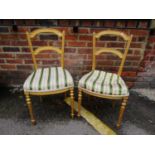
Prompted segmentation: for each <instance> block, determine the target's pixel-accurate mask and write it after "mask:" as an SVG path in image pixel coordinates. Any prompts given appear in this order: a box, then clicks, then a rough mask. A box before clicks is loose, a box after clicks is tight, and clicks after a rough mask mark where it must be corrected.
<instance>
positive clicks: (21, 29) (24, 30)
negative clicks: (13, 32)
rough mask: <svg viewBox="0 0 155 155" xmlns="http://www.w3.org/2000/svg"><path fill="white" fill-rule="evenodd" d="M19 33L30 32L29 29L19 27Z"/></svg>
mask: <svg viewBox="0 0 155 155" xmlns="http://www.w3.org/2000/svg"><path fill="white" fill-rule="evenodd" d="M18 31H19V32H26V31H28V32H29V27H25V26H19V27H18Z"/></svg>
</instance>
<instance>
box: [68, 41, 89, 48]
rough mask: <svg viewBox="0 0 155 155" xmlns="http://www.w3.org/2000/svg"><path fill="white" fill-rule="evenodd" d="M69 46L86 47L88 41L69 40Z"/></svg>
mask: <svg viewBox="0 0 155 155" xmlns="http://www.w3.org/2000/svg"><path fill="white" fill-rule="evenodd" d="M67 45H68V46H73V47H85V46H86V43H85V42H76V41H74V42H68V43H67Z"/></svg>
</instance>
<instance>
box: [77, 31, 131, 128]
mask: <svg viewBox="0 0 155 155" xmlns="http://www.w3.org/2000/svg"><path fill="white" fill-rule="evenodd" d="M105 35H110V36H117V37H121V38H123V39H124V42H125V47H124V53H121V52H120V51H119V50H117V49H115V48H100V49H98V48H97V47H96V42H97V39H99V38H100V37H101V36H105ZM131 40H132V35H131V36H130V35H127V34H125V33H123V32H120V31H115V30H104V31H101V32H98V33H95V32H94V33H93V58H92V59H93V61H92V70H95V68H96V56H97V55H100V54H102V53H112V54H115V55H117V56H118V57H119V58H120V59H121V63H120V66H119V70H118V73H117V74H118V75H119V76H121V73H122V70H123V67H124V63H125V60H126V56H127V53H128V50H129V47H130V43H131ZM82 92H84V93H86V94H89V95H92V96H95V97H100V98H106V99H114V100H121V99H124V100H123V104H122V106H121V110H120V114H119V119H118V123H117V127H120V125H121V121H122V117H123V113H124V109H125V105H126V102H127V99H128V96H122V95H106V94H98V93H95V92H92V91H89V90H87V89H84V88H79V94H78V115H79V116H80V109H81V100H82V95H81V94H82Z"/></svg>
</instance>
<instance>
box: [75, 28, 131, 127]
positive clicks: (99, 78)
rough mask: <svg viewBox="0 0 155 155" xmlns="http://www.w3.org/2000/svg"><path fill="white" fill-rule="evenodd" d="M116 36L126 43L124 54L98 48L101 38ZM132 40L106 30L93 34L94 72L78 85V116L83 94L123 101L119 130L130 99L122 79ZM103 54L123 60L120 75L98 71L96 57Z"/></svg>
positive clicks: (120, 33)
mask: <svg viewBox="0 0 155 155" xmlns="http://www.w3.org/2000/svg"><path fill="white" fill-rule="evenodd" d="M107 35H108V36H116V37H121V38H122V39H123V40H124V41H125V48H124V53H123V54H122V52H121V51H120V50H117V49H115V48H109V47H108V48H97V47H96V43H97V39H99V38H100V37H101V36H102V37H104V36H107ZM131 40H132V36H128V35H126V34H125V33H122V32H119V31H113V30H105V31H101V32H99V33H95V32H94V33H93V64H92V71H91V72H89V73H87V74H85V75H84V76H83V77H82V78H81V79H80V80H79V84H78V116H80V109H81V102H82V92H83V93H86V94H89V95H92V96H96V97H100V98H106V99H114V100H119V99H120V100H123V102H122V104H121V108H120V112H119V117H118V122H117V127H118V128H119V127H120V125H121V122H122V117H123V113H124V110H125V106H126V104H127V100H128V97H129V92H128V88H127V86H126V84H125V82H124V81H123V79H122V78H121V73H122V69H123V66H124V63H125V60H126V56H127V53H128V49H129V46H130V43H131ZM101 53H112V54H114V55H116V56H118V57H119V58H120V59H121V63H120V66H119V70H118V73H117V74H115V73H109V72H105V71H101V70H96V69H95V68H96V56H98V55H99V54H101Z"/></svg>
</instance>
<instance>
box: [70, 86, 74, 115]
mask: <svg viewBox="0 0 155 155" xmlns="http://www.w3.org/2000/svg"><path fill="white" fill-rule="evenodd" d="M70 97H71V117H72V118H73V117H74V90H73V88H71V89H70Z"/></svg>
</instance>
